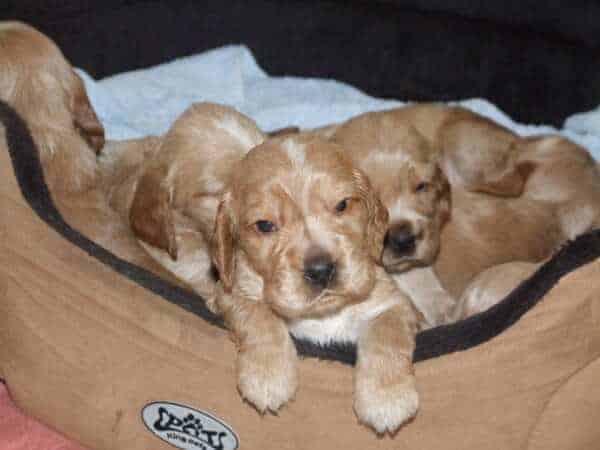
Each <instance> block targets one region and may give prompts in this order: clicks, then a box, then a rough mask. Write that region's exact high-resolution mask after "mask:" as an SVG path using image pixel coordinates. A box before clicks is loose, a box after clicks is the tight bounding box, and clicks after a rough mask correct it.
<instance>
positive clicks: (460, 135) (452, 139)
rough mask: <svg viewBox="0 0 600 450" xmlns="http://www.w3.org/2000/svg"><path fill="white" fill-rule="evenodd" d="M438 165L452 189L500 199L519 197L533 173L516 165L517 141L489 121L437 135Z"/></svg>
mask: <svg viewBox="0 0 600 450" xmlns="http://www.w3.org/2000/svg"><path fill="white" fill-rule="evenodd" d="M440 139H441V145H442V154H441V161H440V165H441V167H442V170H443V171H444V173H445V174H446V176H447V177H448V179H449V181H450V184H451V185H452V186H453V187H461V188H463V189H465V190H467V191H471V192H483V193H487V194H493V195H498V196H502V197H518V196H520V195H521V194H522V193H523V188H524V187H525V183H526V181H527V179H528V177H529V174H530V173H531V171H532V170H533V165H532V164H531V163H529V162H519V161H518V153H519V142H520V138H519V137H518V136H516V135H515V134H513V133H512V132H510V131H509V130H506V129H504V128H502V127H500V126H498V125H495V124H491V123H488V121H481V122H473V121H463V122H458V123H454V124H452V125H451V126H448V127H447V128H446V129H444V130H443V132H442V133H441V135H440Z"/></svg>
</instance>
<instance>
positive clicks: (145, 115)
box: [79, 45, 600, 159]
mask: <svg viewBox="0 0 600 450" xmlns="http://www.w3.org/2000/svg"><path fill="white" fill-rule="evenodd" d="M79 73H80V74H81V75H82V77H83V79H84V81H85V84H86V88H87V90H88V94H89V96H90V99H91V101H92V104H93V106H94V108H95V109H96V111H97V113H98V115H99V118H100V120H101V121H102V123H103V124H104V126H105V127H106V133H107V138H108V139H129V138H136V137H142V136H147V135H149V134H154V135H156V134H162V133H164V132H165V131H166V130H167V129H168V128H169V126H170V125H171V123H172V122H173V121H174V120H175V118H176V117H177V116H178V115H179V114H181V112H183V111H184V110H185V109H186V108H187V107H188V106H189V104H190V103H192V102H197V101H210V102H216V103H223V104H227V105H230V106H233V107H234V108H236V109H237V110H239V111H240V112H242V113H244V114H247V115H248V116H250V117H252V118H253V119H254V120H255V121H256V122H257V123H258V125H259V126H260V127H261V128H262V129H264V130H272V129H276V128H281V127H285V126H289V125H297V126H300V127H317V126H321V125H326V124H329V123H333V122H340V121H343V120H345V119H348V118H349V117H352V116H354V115H356V114H360V113H362V112H366V111H371V110H379V109H387V108H391V107H394V106H398V105H401V104H402V102H400V101H397V100H383V99H377V98H373V97H369V96H368V95H366V94H364V93H363V92H361V91H359V90H358V89H356V88H354V87H352V86H350V85H348V84H344V83H341V82H338V81H335V80H325V79H310V78H298V77H271V76H269V75H268V74H267V73H265V71H264V70H262V69H261V68H260V67H259V65H258V64H257V62H256V60H255V59H254V56H253V55H252V53H251V52H250V51H249V50H248V49H247V48H246V47H244V46H240V45H232V46H226V47H222V48H218V49H215V50H211V51H208V52H205V53H202V54H198V55H195V56H190V57H187V58H182V59H177V60H175V61H172V62H169V63H166V64H161V65H159V66H156V67H151V68H149V69H144V70H138V71H134V72H127V73H123V74H119V75H115V76H112V77H109V78H105V79H102V80H99V81H95V80H93V79H92V78H90V77H89V76H88V75H87V74H86V73H84V72H82V71H79ZM407 100H409V99H407ZM458 103H459V104H461V105H463V106H465V107H467V108H470V109H472V110H474V111H477V112H479V113H480V114H483V115H486V116H488V117H491V118H493V119H494V120H496V121H498V122H499V123H501V124H502V125H504V126H507V127H508V128H511V129H513V130H515V131H516V132H517V133H519V134H521V135H532V134H540V133H548V132H560V133H561V134H563V135H565V136H567V137H569V138H571V139H573V140H574V141H576V142H577V143H579V144H581V145H583V146H584V147H586V148H588V149H589V150H590V151H591V152H592V154H593V155H594V157H595V158H596V159H600V119H599V117H600V112H590V113H585V114H578V115H576V116H575V117H572V118H570V119H569V120H567V122H566V124H567V128H564V129H562V130H556V129H554V128H551V127H548V126H539V125H524V124H519V123H515V122H514V121H512V120H511V119H510V118H509V117H508V116H507V115H506V114H504V113H503V112H502V111H500V110H499V109H498V108H496V107H495V106H494V105H492V104H491V103H489V102H487V101H485V100H481V99H470V100H463V101H460V102H458ZM594 118H595V119H594Z"/></svg>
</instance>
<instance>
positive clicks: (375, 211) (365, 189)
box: [354, 169, 389, 263]
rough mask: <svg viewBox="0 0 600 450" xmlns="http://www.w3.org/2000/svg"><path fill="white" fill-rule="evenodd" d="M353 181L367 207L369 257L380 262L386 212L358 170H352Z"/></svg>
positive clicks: (385, 228)
mask: <svg viewBox="0 0 600 450" xmlns="http://www.w3.org/2000/svg"><path fill="white" fill-rule="evenodd" d="M354 179H355V180H356V183H357V184H358V186H359V190H360V192H361V197H362V198H363V201H364V202H365V205H366V207H367V213H368V215H369V221H368V224H367V236H366V242H367V246H368V249H369V253H370V254H371V257H372V258H373V259H374V260H375V261H376V262H378V263H379V262H380V261H381V255H382V253H383V241H384V239H385V233H386V231H387V226H388V219H389V216H388V211H387V208H386V207H385V206H383V203H381V200H380V199H379V196H378V195H377V194H376V193H375V190H374V189H373V186H372V185H371V182H370V181H369V179H368V177H367V176H366V175H365V174H364V173H363V172H362V171H361V170H359V169H354Z"/></svg>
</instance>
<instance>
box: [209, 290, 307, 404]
mask: <svg viewBox="0 0 600 450" xmlns="http://www.w3.org/2000/svg"><path fill="white" fill-rule="evenodd" d="M218 303H219V305H218V306H219V308H220V309H221V311H222V312H223V316H224V318H225V322H226V323H227V325H228V327H229V329H230V330H231V331H232V333H233V334H234V337H235V339H236V340H237V344H238V351H239V353H238V359H237V376H238V389H239V391H240V393H241V395H242V397H244V398H245V399H246V400H247V401H249V402H250V403H251V404H252V405H254V406H255V407H256V409H257V410H258V411H259V412H261V413H264V412H266V411H267V410H270V411H272V412H275V411H277V410H278V409H279V408H280V407H281V406H282V405H283V404H284V403H286V402H288V401H289V400H290V399H291V398H292V397H293V396H294V394H295V392H296V388H297V386H298V379H297V374H296V361H297V355H296V347H295V346H294V343H293V342H292V339H291V337H290V334H289V332H288V329H287V326H286V325H285V323H284V322H283V320H281V319H280V318H279V317H277V316H276V315H275V314H274V313H273V311H272V310H271V309H270V308H269V307H268V305H266V304H265V303H263V302H261V301H256V300H250V299H247V298H244V297H241V296H238V295H235V294H234V295H231V294H223V293H220V295H219V296H218Z"/></svg>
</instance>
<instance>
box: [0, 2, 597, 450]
mask: <svg viewBox="0 0 600 450" xmlns="http://www.w3.org/2000/svg"><path fill="white" fill-rule="evenodd" d="M396 3H399V2H393V1H388V2H373V3H372V4H368V5H367V4H365V3H364V2H341V1H325V2H320V3H319V4H318V6H319V7H316V5H317V4H315V3H311V2H287V3H286V4H284V3H283V2H277V1H274V0H264V1H263V0H260V1H257V2H252V4H250V3H249V2H243V1H238V0H234V1H230V2H221V1H212V0H211V1H207V2H200V3H198V2H192V1H190V0H177V1H174V2H168V3H167V2H163V3H161V2H147V1H143V0H134V1H129V0H128V1H119V0H110V1H108V2H103V3H102V5H101V6H100V5H99V6H97V7H93V6H91V4H90V3H89V2H79V1H76V0H73V1H69V2H63V5H64V7H63V8H62V9H61V8H56V7H55V4H54V2H50V1H37V2H30V1H19V2H12V1H8V2H5V3H4V4H3V5H2V6H0V12H3V13H7V14H5V15H6V16H8V17H11V18H19V19H22V20H26V21H28V22H31V23H32V24H33V25H36V26H37V27H38V28H40V29H41V30H42V31H44V32H46V33H47V34H48V35H50V36H51V37H53V38H55V39H56V40H57V41H58V43H59V45H60V46H61V48H63V49H64V51H65V53H66V55H67V57H68V58H69V59H70V60H72V61H73V62H74V64H76V65H78V66H81V67H83V68H84V69H86V70H87V71H88V72H89V73H91V74H92V75H94V76H96V77H99V76H104V75H108V74H111V73H115V72H122V71H125V70H129V69H133V68H137V67H141V66H148V65H152V64H156V63H158V62H160V61H164V60H168V59H172V58H174V57H177V56H181V55H184V54H190V53H196V52H198V51H201V50H203V49H206V48H212V47H217V46H219V45H223V44H225V43H230V42H244V43H246V44H247V45H248V46H249V47H250V48H251V49H252V50H253V52H254V53H255V54H257V56H258V57H259V60H261V61H264V62H265V64H267V67H266V68H267V70H268V71H269V72H270V73H272V74H282V73H294V74H297V75H304V76H320V77H332V78H336V79H341V80H344V81H347V82H350V83H352V84H354V85H357V86H359V87H361V88H362V89H364V90H366V91H367V92H369V93H371V94H373V95H378V96H388V97H394V98H404V99H418V100H448V99H453V98H464V97H470V96H482V97H485V98H489V99H491V100H493V101H494V102H495V103H497V104H498V105H500V106H501V107H502V108H503V109H504V110H506V111H507V112H508V113H509V114H510V115H511V116H513V117H515V118H517V119H519V120H521V121H524V122H551V123H553V124H558V123H560V121H561V120H562V119H563V118H564V117H566V116H567V115H569V114H570V113H572V112H575V111H583V110H585V109H587V108H589V107H591V106H593V105H595V104H597V103H598V98H597V96H596V97H595V98H594V96H593V95H590V93H592V92H595V91H594V86H595V85H596V82H597V80H596V78H595V77H596V74H597V73H599V71H598V70H597V69H598V59H597V58H595V57H594V55H595V49H596V47H597V45H598V42H597V36H598V33H597V30H596V29H595V28H594V26H595V25H594V24H595V23H600V21H594V20H590V18H594V17H596V15H595V13H594V11H593V10H590V9H585V10H586V11H587V16H586V19H587V20H586V21H585V24H587V25H586V26H578V24H581V23H582V18H581V16H580V13H578V12H577V7H576V6H569V7H564V8H563V9H561V8H548V9H547V10H546V11H545V12H544V13H543V15H542V16H538V17H533V18H532V17H531V16H530V15H529V13H528V12H527V11H529V10H531V8H530V6H531V5H529V4H528V2H508V3H507V4H508V5H509V6H510V8H507V9H506V10H499V9H496V7H493V6H489V7H486V8H487V9H488V10H486V8H482V7H475V8H474V7H473V6H474V5H472V4H470V2H461V3H460V5H459V6H456V7H455V8H456V10H452V8H451V7H450V6H448V7H440V6H439V5H435V4H434V3H435V2H428V1H427V0H421V1H413V2H409V3H410V10H405V9H402V8H400V7H397V6H394V5H395V4H396ZM457 5H458V4H457ZM7 8H8V9H7ZM94 8H95V9H94ZM537 9H539V8H537ZM583 10H584V9H581V8H580V9H579V11H583ZM431 11H436V12H437V13H436V14H430V12H431ZM441 13H444V14H445V15H441ZM519 13H521V14H519ZM90 17H93V18H94V20H90ZM557 17H558V18H560V19H561V20H559V21H558V20H556V19H557ZM478 18H481V19H483V20H476V19H478ZM261 24H262V25H261ZM265 24H268V26H265ZM84 30H85V32H84ZM156 30H160V32H157V31H156ZM361 30H364V32H360V31H361ZM368 30H371V31H372V30H376V32H366V31H368ZM333 31H335V39H331V36H332V32H333ZM423 36H426V37H427V38H423ZM373 49H377V51H373ZM423 55H426V58H423ZM524 55H525V56H526V57H525V56H524ZM425 60H426V63H424V62H423V61H425ZM365 61H369V64H366V63H365ZM444 67H450V68H451V69H452V70H440V68H444ZM457 67H460V70H455V69H456V68H457ZM572 67H578V68H579V69H580V70H577V71H573V70H567V69H568V68H572ZM540 74H543V76H540ZM542 79H543V83H541V84H540V82H541V80H542ZM565 86H570V89H566V88H565ZM540 89H541V93H540ZM547 93H552V95H547ZM0 120H1V121H2V123H3V126H2V127H0V129H2V130H3V131H0V198H1V202H0V206H1V208H2V214H1V215H0V224H1V226H0V236H1V239H0V242H2V245H3V248H2V251H1V252H0V267H1V269H0V378H2V379H4V380H5V382H6V385H7V387H8V388H9V390H10V393H11V395H12V397H13V399H14V400H15V402H16V403H17V405H18V406H19V407H21V408H22V409H23V410H24V411H26V412H28V413H30V414H31V415H33V416H34V417H36V418H38V419H40V420H41V421H43V422H44V423H46V424H48V425H50V426H52V427H53V428H55V429H57V430H59V431H61V432H62V433H64V434H66V435H67V436H69V437H71V438H73V439H75V440H77V441H78V442H80V443H82V444H84V445H86V446H87V447H90V448H96V449H126V450H130V449H160V448H164V449H167V448H173V445H175V446H177V445H179V446H182V445H184V444H185V445H187V447H183V448H207V449H210V448H213V449H227V448H234V447H235V446H236V445H237V446H238V447H239V448H241V449H252V450H254V449H282V448H290V449H315V448H316V449H321V448H347V449H365V448H368V449H377V448H381V449H390V448H414V449H421V448H428V449H461V450H462V449H477V450H480V449H493V450H497V449H510V450H513V449H532V450H533V449H544V450H548V449H565V448H568V449H574V450H576V449H597V448H598V447H599V446H600V429H599V428H598V427H597V424H596V422H597V417H598V416H599V414H600V388H599V387H598V382H597V380H598V379H600V261H598V259H597V258H598V257H599V256H600V231H596V232H593V233H590V234H588V235H585V236H582V237H580V238H578V239H577V240H576V241H574V242H571V243H568V244H567V245H565V247H564V248H563V249H562V250H561V251H560V252H559V253H558V254H557V255H556V256H555V257H554V258H552V259H551V260H550V261H549V262H547V263H546V264H544V265H543V266H542V267H541V268H540V269H539V270H538V272H537V273H536V274H535V275H534V276H533V277H531V278H530V279H529V280H527V281H525V282H524V283H523V284H522V285H521V286H520V287H519V288H518V289H516V290H515V291H514V292H513V293H512V294H511V295H509V296H508V297H507V298H506V299H505V300H504V301H503V302H501V303H500V304H498V305H497V306H496V307H494V308H493V309H492V310H490V311H488V312H486V313H483V314H480V315H478V316H475V317H472V318H470V319H468V320H466V321H463V322H460V323H457V324H455V325H451V326H447V327H439V328H435V329H432V330H428V331H426V332H423V333H421V334H419V336H418V339H417V348H416V352H415V355H414V356H415V360H416V361H418V363H417V364H416V373H417V378H418V382H419V390H420V394H421V409H420V411H419V413H418V415H417V417H416V418H415V419H414V420H413V421H412V422H411V423H409V424H407V425H406V426H404V427H403V428H402V429H401V430H400V431H399V432H398V433H397V434H396V435H395V436H394V437H393V438H391V437H383V438H378V437H376V436H375V435H374V434H373V433H372V432H371V431H370V430H369V429H367V428H365V427H363V426H360V425H359V424H358V422H357V420H356V418H355V416H354V413H353V411H352V382H351V376H352V375H351V370H350V368H349V367H348V364H352V363H353V361H354V359H355V352H354V349H353V348H352V347H327V348H316V347H314V346H311V345H308V344H307V343H306V342H297V345H298V348H299V350H300V353H301V354H302V355H304V356H306V358H305V359H303V360H302V361H301V363H300V367H299V369H300V370H299V376H300V380H301V382H300V389H299V391H298V394H297V396H296V399H295V400H294V401H293V402H292V403H291V404H290V405H288V406H287V407H285V408H284V409H282V411H281V412H280V413H279V414H278V415H277V416H273V415H267V416H264V417H261V416H260V415H258V414H257V413H256V412H255V410H254V409H252V408H251V407H250V406H249V405H247V404H244V403H243V401H242V400H241V399H240V396H239V395H238V393H237V392H236V389H235V386H236V380H235V373H234V367H233V361H234V357H235V348H234V345H233V344H232V342H231V341H230V340H229V338H228V336H227V332H226V331H225V330H224V329H223V328H222V326H221V325H222V324H221V322H220V320H219V318H217V317H215V316H213V315H211V314H210V312H209V311H208V310H207V309H206V308H205V307H204V304H203V303H202V301H201V299H199V298H198V297H196V296H194V295H192V294H189V293H188V292H186V291H184V290H181V289H179V288H177V287H175V286H173V285H170V284H169V283H166V282H164V281H162V280H160V279H158V278H156V277H154V276H152V275H151V274H150V273H148V272H147V271H145V270H142V269H140V268H139V267H135V266H133V265H131V264H128V263H127V262H125V261H122V260H120V259H118V258H116V257H115V256H114V255H112V254H110V253H109V252H107V251H106V250H105V249H103V248H101V247H99V246H98V245H96V244H94V243H93V242H91V241H89V240H88V239H87V238H86V237H85V236H82V235H81V234H80V233H78V232H77V231H76V230H73V229H72V228H70V227H69V226H68V225H67V224H66V223H65V222H64V221H63V220H62V218H61V217H60V214H59V213H58V212H57V210H56V208H55V207H54V206H53V204H52V201H51V199H50V196H49V193H48V189H47V187H46V185H45V183H44V179H43V174H42V171H41V168H40V164H39V160H38V157H37V150H36V148H35V145H34V144H33V142H32V140H31V137H30V135H29V133H28V131H27V128H26V125H25V124H24V123H23V122H22V121H21V120H20V119H19V118H18V117H17V116H16V115H15V114H14V112H13V111H12V110H11V108H10V107H8V106H7V105H5V104H3V103H0ZM163 438H164V439H166V440H163ZM184 439H185V440H186V442H184Z"/></svg>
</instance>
